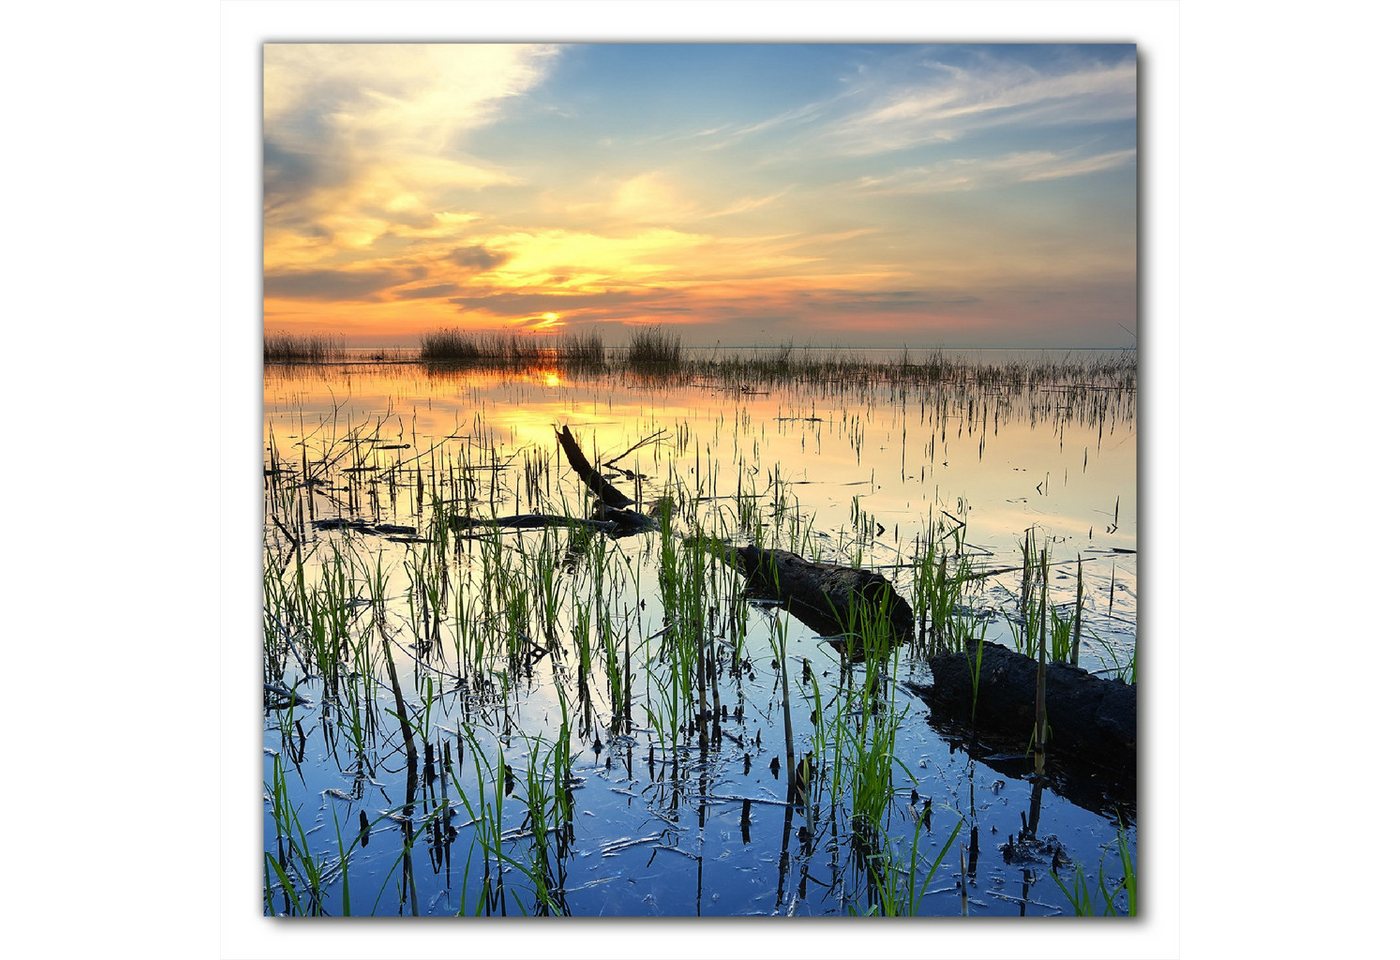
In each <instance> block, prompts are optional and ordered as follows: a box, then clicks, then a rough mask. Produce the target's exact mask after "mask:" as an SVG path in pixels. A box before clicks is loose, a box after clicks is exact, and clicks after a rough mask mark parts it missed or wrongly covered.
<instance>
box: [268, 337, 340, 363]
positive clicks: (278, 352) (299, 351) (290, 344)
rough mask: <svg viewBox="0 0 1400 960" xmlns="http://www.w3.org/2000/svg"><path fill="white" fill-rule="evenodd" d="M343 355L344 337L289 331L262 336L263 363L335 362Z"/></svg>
mask: <svg viewBox="0 0 1400 960" xmlns="http://www.w3.org/2000/svg"><path fill="white" fill-rule="evenodd" d="M345 357H346V349H345V338H344V337H331V336H320V335H317V334H305V335H295V334H290V333H277V334H271V335H267V336H264V337H263V363H336V362H338V361H341V360H344V359H345Z"/></svg>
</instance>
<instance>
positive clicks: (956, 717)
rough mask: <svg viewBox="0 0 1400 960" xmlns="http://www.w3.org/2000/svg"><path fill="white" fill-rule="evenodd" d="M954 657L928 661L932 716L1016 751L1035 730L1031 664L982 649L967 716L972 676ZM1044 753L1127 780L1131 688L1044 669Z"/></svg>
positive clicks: (1133, 744)
mask: <svg viewBox="0 0 1400 960" xmlns="http://www.w3.org/2000/svg"><path fill="white" fill-rule="evenodd" d="M975 658H976V654H975V652H974V653H973V654H972V656H971V657H969V656H967V655H964V654H962V653H941V654H936V655H935V656H934V657H933V658H932V659H931V660H930V661H929V665H930V667H931V668H932V670H933V687H932V689H931V690H930V691H929V692H928V695H927V697H926V699H927V701H928V704H929V707H930V708H931V709H932V710H933V712H934V714H935V716H939V715H941V716H942V717H944V718H946V719H949V720H952V721H956V722H958V723H961V724H965V725H967V726H968V727H970V728H971V729H973V730H974V731H976V732H977V733H978V734H979V735H991V736H993V737H996V736H1001V737H1003V738H1007V739H1008V740H1009V742H1010V743H1012V744H1018V745H1019V746H1020V749H1021V750H1023V751H1024V749H1025V745H1026V744H1027V743H1029V742H1030V737H1031V729H1032V727H1033V726H1034V724H1035V675H1036V661H1035V660H1034V659H1032V658H1031V657H1028V656H1025V655H1024V654H1020V653H1017V652H1016V651H1014V650H1009V649H1007V648H1006V647H1003V646H1001V645H1000V644H996V643H987V644H984V645H983V648H982V666H981V672H980V675H979V679H978V682H977V686H976V702H977V706H976V714H975V716H974V713H973V682H972V673H973V670H974V669H975V666H976V659H975ZM1045 715H1046V719H1047V721H1048V725H1049V728H1050V729H1049V736H1048V738H1047V742H1046V753H1047V755H1048V756H1050V757H1062V758H1063V757H1072V758H1074V759H1075V760H1076V761H1078V762H1087V763H1092V764H1096V765H1098V766H1100V767H1105V768H1111V769H1112V770H1114V771H1116V772H1117V773H1119V774H1126V775H1128V776H1130V777H1133V778H1134V779H1135V772H1134V771H1135V770H1136V765H1137V687H1136V686H1135V685H1131V684H1127V683H1123V682H1122V681H1121V680H1109V679H1105V678H1103V677H1096V676H1094V675H1092V674H1090V673H1089V672H1087V671H1085V670H1081V669H1080V668H1078V667H1072V666H1070V665H1069V664H1065V663H1050V664H1047V665H1046V668H1045Z"/></svg>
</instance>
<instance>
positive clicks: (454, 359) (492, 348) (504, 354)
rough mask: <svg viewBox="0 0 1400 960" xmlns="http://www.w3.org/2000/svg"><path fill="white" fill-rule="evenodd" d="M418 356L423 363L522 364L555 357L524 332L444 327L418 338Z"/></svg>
mask: <svg viewBox="0 0 1400 960" xmlns="http://www.w3.org/2000/svg"><path fill="white" fill-rule="evenodd" d="M418 359H419V360H421V361H423V362H424V363H481V364H486V365H492V366H503V367H521V366H530V365H534V364H543V363H548V362H550V361H551V360H553V359H554V357H553V350H552V349H551V348H550V347H549V346H548V345H546V344H544V343H542V342H540V341H539V340H537V339H534V338H532V337H528V336H524V335H522V334H518V333H469V332H467V331H465V330H452V329H444V330H438V331H436V332H434V333H425V334H423V336H422V337H421V338H420V339H419V342H418Z"/></svg>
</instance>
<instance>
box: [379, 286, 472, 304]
mask: <svg viewBox="0 0 1400 960" xmlns="http://www.w3.org/2000/svg"><path fill="white" fill-rule="evenodd" d="M461 289H462V288H461V287H459V286H457V284H455V283H434V284H431V285H430V286H426V287H406V288H405V289H402V290H395V291H394V299H396V300H426V299H428V298H429V297H445V296H447V295H448V294H449V293H457V292H458V291H459V290H461Z"/></svg>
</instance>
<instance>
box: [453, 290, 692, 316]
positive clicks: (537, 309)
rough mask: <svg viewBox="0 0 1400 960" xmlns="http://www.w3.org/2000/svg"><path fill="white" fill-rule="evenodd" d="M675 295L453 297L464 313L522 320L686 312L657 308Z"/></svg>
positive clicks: (612, 292)
mask: <svg viewBox="0 0 1400 960" xmlns="http://www.w3.org/2000/svg"><path fill="white" fill-rule="evenodd" d="M669 296H671V294H670V293H669V292H668V291H664V290H655V291H650V290H649V291H646V292H644V293H631V292H628V291H625V290H608V291H604V292H603V293H580V294H572V295H570V294H553V293H492V294H488V295H486V296H482V297H453V298H452V303H455V304H456V305H457V306H459V307H461V308H462V309H463V310H481V311H483V312H485V313H493V314H495V315H496V316H499V317H519V316H524V315H528V314H536V313H546V312H554V313H566V312H568V311H571V310H580V309H584V308H595V307H606V308H620V307H638V306H642V305H645V307H646V309H645V312H647V313H682V312H688V311H686V309H685V308H684V307H666V306H661V305H655V304H654V301H656V300H660V299H665V298H667V297H669Z"/></svg>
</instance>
